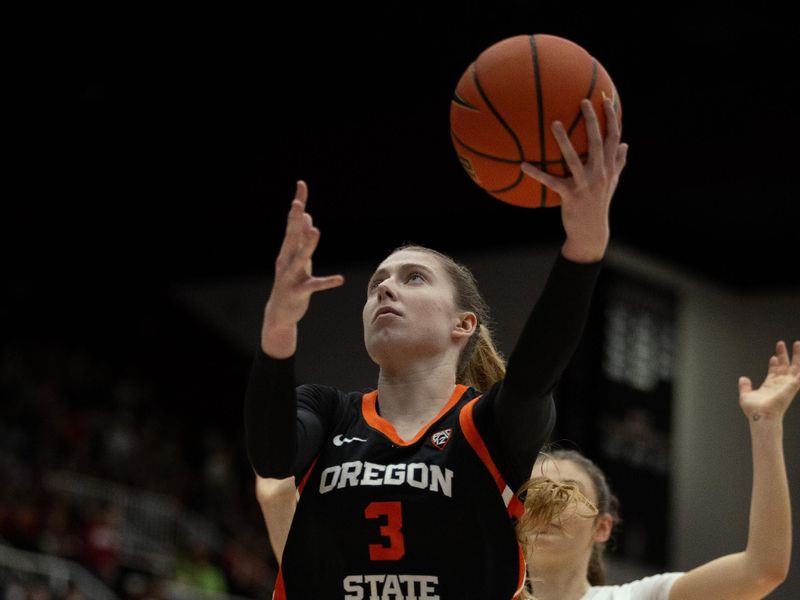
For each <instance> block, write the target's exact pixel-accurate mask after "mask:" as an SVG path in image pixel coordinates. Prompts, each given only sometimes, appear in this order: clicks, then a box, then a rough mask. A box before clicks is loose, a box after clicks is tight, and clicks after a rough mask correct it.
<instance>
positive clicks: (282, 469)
mask: <svg viewBox="0 0 800 600" xmlns="http://www.w3.org/2000/svg"><path fill="white" fill-rule="evenodd" d="M307 197H308V190H307V188H306V185H305V183H304V182H302V181H299V182H298V183H297V192H296V194H295V198H294V200H293V201H292V206H291V209H290V211H289V217H288V219H287V223H286V234H285V235H284V238H283V243H282V244H281V249H280V252H279V254H278V258H277V260H276V261H275V280H274V282H273V285H272V291H271V292H270V296H269V300H268V301H267V305H266V307H265V309H264V322H263V326H262V328H261V344H260V350H259V351H258V352H256V356H255V360H254V362H253V367H252V369H251V371H250V379H249V381H248V384H247V392H246V394H245V438H246V443H247V452H248V456H249V458H250V462H251V464H252V466H253V469H254V470H255V472H256V473H257V474H258V475H260V476H262V477H272V478H275V479H282V478H285V477H289V476H290V475H294V474H296V471H297V470H298V469H302V468H304V467H305V466H307V463H308V462H310V461H309V460H308V459H309V457H312V456H313V455H314V454H315V453H316V451H317V449H318V448H319V446H320V445H321V444H322V440H323V439H324V434H325V426H326V422H325V419H324V415H323V414H322V413H321V412H318V411H317V410H316V408H317V407H323V409H324V407H325V406H326V402H325V396H326V394H325V392H324V390H322V389H318V388H317V387H316V386H303V388H301V389H298V390H297V392H296V391H295V382H294V354H295V351H296V349H297V324H298V323H299V322H300V319H302V318H303V316H304V315H305V314H306V311H307V310H308V305H309V301H310V299H311V295H312V294H313V293H314V292H318V291H321V290H327V289H330V288H334V287H337V286H340V285H342V283H344V278H343V277H342V276H341V275H332V276H329V277H315V276H314V275H313V274H312V272H311V257H312V255H313V253H314V250H315V249H316V247H317V244H318V242H319V235H320V233H319V229H317V228H316V227H314V225H313V222H312V220H311V215H309V214H308V213H307V212H306V199H307ZM301 391H302V392H305V393H301ZM298 395H302V396H303V398H298ZM306 396H307V397H306ZM298 400H300V402H298Z"/></svg>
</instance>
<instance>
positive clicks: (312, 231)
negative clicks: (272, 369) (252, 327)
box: [262, 181, 344, 357]
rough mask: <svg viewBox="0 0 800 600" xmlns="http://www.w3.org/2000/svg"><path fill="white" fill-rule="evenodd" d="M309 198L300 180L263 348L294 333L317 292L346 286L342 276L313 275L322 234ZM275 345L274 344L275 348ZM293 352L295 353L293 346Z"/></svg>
mask: <svg viewBox="0 0 800 600" xmlns="http://www.w3.org/2000/svg"><path fill="white" fill-rule="evenodd" d="M307 199H308V188H307V186H306V184H305V182H304V181H298V182H297V191H296V192H295V197H294V200H292V205H291V208H290V209H289V216H288V218H287V220H286V234H285V235H284V238H283V243H282V244H281V249H280V252H279V253H278V258H277V259H276V260H275V280H274V282H273V284H272V292H271V293H270V297H269V300H268V301H267V306H266V309H265V312H264V328H263V330H262V345H263V343H264V342H265V341H266V340H267V338H272V339H273V340H274V339H283V338H286V337H287V336H286V335H280V334H281V333H286V332H287V331H291V332H294V328H295V327H296V325H297V323H298V322H299V321H300V319H302V318H303V316H304V315H305V314H306V311H308V305H309V302H310V300H311V295H312V294H313V293H314V292H319V291H322V290H328V289H331V288H334V287H338V286H340V285H342V284H343V283H344V277H342V276H341V275H330V276H327V277H316V276H314V274H313V272H312V264H311V257H312V255H313V254H314V250H316V248H317V244H318V243H319V237H320V232H319V229H317V228H316V227H314V223H313V220H312V219H311V215H310V214H308V213H307V212H306V201H307ZM270 334H272V335H270ZM290 337H294V336H290ZM268 345H269V344H268ZM279 345H282V344H279ZM275 346H276V344H274V343H273V344H272V347H273V349H275ZM264 350H265V351H267V352H268V353H269V354H272V355H273V356H276V357H279V355H284V354H286V352H287V351H288V349H287V350H286V351H275V352H269V351H268V350H267V348H266V347H264ZM291 351H292V352H293V351H294V346H293V344H292V347H291Z"/></svg>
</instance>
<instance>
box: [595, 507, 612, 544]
mask: <svg viewBox="0 0 800 600" xmlns="http://www.w3.org/2000/svg"><path fill="white" fill-rule="evenodd" d="M613 528H614V518H613V517H612V516H611V515H610V514H608V513H603V514H601V515H598V516H597V518H596V519H595V524H594V535H593V536H592V540H594V541H595V542H607V541H608V538H610V537H611V530H612V529H613Z"/></svg>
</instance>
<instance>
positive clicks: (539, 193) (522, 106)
mask: <svg viewBox="0 0 800 600" xmlns="http://www.w3.org/2000/svg"><path fill="white" fill-rule="evenodd" d="M478 62H480V65H478V64H477V63H478ZM570 74H571V75H572V76H570ZM587 75H589V77H588V79H589V81H587V77H586V76H587ZM609 84H610V87H611V88H612V101H613V103H614V109H615V113H617V114H618V115H620V114H621V110H620V109H619V108H618V107H619V106H620V105H621V102H620V100H619V97H618V95H617V94H616V89H615V88H614V85H613V82H611V81H610V77H609V76H608V74H607V73H606V71H605V69H604V68H603V66H602V65H601V64H600V63H599V62H598V61H597V60H596V59H595V58H594V57H593V56H591V55H590V54H589V53H588V52H586V50H585V49H583V48H581V47H580V46H578V45H577V44H575V43H574V42H571V41H570V40H564V39H563V38H558V37H556V36H549V35H544V34H538V35H520V36H516V37H513V38H508V39H506V40H502V41H501V42H498V43H497V44H494V45H493V46H492V47H490V48H488V49H486V50H485V51H484V52H483V53H481V54H480V55H479V56H478V58H477V59H476V60H475V61H474V62H472V64H470V66H469V68H468V69H467V70H466V72H465V73H464V74H463V75H462V78H461V80H460V81H459V84H458V85H457V86H456V90H455V92H456V93H455V96H454V97H453V100H452V102H451V110H450V115H451V117H450V118H451V126H450V134H451V139H452V142H453V144H454V145H455V148H456V153H457V154H458V155H459V159H460V160H461V162H462V166H463V167H464V169H465V170H466V171H467V172H468V174H469V175H470V176H471V177H472V178H473V180H474V181H475V183H477V184H478V185H479V186H480V187H482V188H483V189H484V190H485V191H486V192H487V193H489V194H491V195H492V196H495V197H496V198H498V199H499V200H503V201H504V202H508V203H509V204H513V205H516V206H524V207H530V208H535V207H549V206H555V205H558V204H559V196H558V194H557V193H556V192H554V191H553V190H552V189H548V188H547V186H545V185H544V184H543V183H542V182H540V181H537V180H536V178H532V177H527V176H525V174H524V173H522V172H521V169H520V165H521V163H523V162H528V163H530V164H532V165H534V166H536V167H537V168H538V169H540V170H541V171H543V172H545V173H548V174H550V175H552V176H557V177H568V176H570V175H571V171H570V168H569V165H568V164H567V161H566V159H565V157H564V155H563V152H561V148H560V145H559V144H558V142H557V140H556V139H555V136H554V134H553V133H552V132H550V133H548V131H549V130H550V129H551V127H550V124H551V123H552V122H553V121H554V120H558V121H560V122H562V123H564V124H565V125H566V127H565V129H564V133H565V134H566V136H567V137H566V139H568V140H569V141H570V142H571V143H572V144H573V147H575V148H576V150H578V151H577V157H578V158H579V160H580V161H581V162H583V163H585V162H586V159H587V158H588V155H589V152H588V148H587V147H586V143H587V141H586V139H584V138H585V137H586V136H585V135H584V130H583V129H581V128H580V122H581V120H583V122H584V123H586V117H585V115H584V111H583V110H582V108H581V107H580V101H581V100H582V99H588V100H589V101H590V102H592V104H595V103H596V102H597V101H598V100H599V96H600V94H601V90H605V89H606V87H608V85H609ZM531 86H533V87H531ZM551 88H552V89H551ZM498 94H499V95H498ZM595 94H597V95H598V98H594V95H595ZM603 96H604V97H605V93H603ZM575 102H578V103H579V106H578V107H577V114H576V112H573V114H572V116H570V115H569V112H570V110H572V111H575ZM545 104H547V106H546V107H545ZM545 110H547V112H545ZM531 111H536V114H535V115H531V114H530V112H531ZM598 116H600V118H601V119H602V115H598ZM618 120H621V119H619V118H618ZM498 125H499V126H500V127H498ZM503 131H505V133H503ZM518 132H519V133H518ZM537 135H538V139H537V138H536V136H537ZM587 135H588V132H587ZM510 142H513V146H512V144H511V143H510ZM554 142H555V145H554ZM479 148H480V149H479ZM515 153H516V154H517V155H518V157H519V160H516V157H514V158H512V156H513V155H514V154H515ZM536 154H539V156H535V155H536ZM530 155H534V156H530ZM526 156H529V157H530V158H531V159H537V160H528V159H527V158H526ZM550 156H552V157H553V158H552V159H551V160H548V158H549V157H550ZM478 177H480V179H478ZM513 179H516V181H513V183H512V182H510V181H509V180H513ZM509 183H510V185H509ZM497 184H501V185H500V187H499V188H498V187H495V186H496V185H497Z"/></svg>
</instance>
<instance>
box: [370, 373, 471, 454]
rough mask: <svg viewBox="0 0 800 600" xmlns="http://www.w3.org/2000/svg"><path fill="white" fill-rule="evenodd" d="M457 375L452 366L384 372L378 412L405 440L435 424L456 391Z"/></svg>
mask: <svg viewBox="0 0 800 600" xmlns="http://www.w3.org/2000/svg"><path fill="white" fill-rule="evenodd" d="M455 385H456V382H455V373H454V372H453V367H452V365H448V364H427V365H426V364H417V365H415V366H414V367H413V368H404V369H402V370H393V369H390V368H388V369H387V368H385V367H384V368H381V373H380V376H379V378H378V410H379V411H380V415H381V417H383V418H384V419H386V420H387V421H388V422H389V423H391V424H392V426H393V427H394V428H395V431H397V433H398V435H399V436H400V437H401V438H403V439H404V440H408V439H411V438H413V437H414V436H415V435H416V434H417V432H418V431H419V430H420V429H421V428H422V427H424V426H425V425H427V424H428V423H429V422H430V421H431V420H433V418H434V417H436V415H438V414H439V411H440V410H441V409H442V408H443V407H444V405H445V404H447V401H448V400H450V398H451V397H452V395H453V391H454V390H455Z"/></svg>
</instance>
